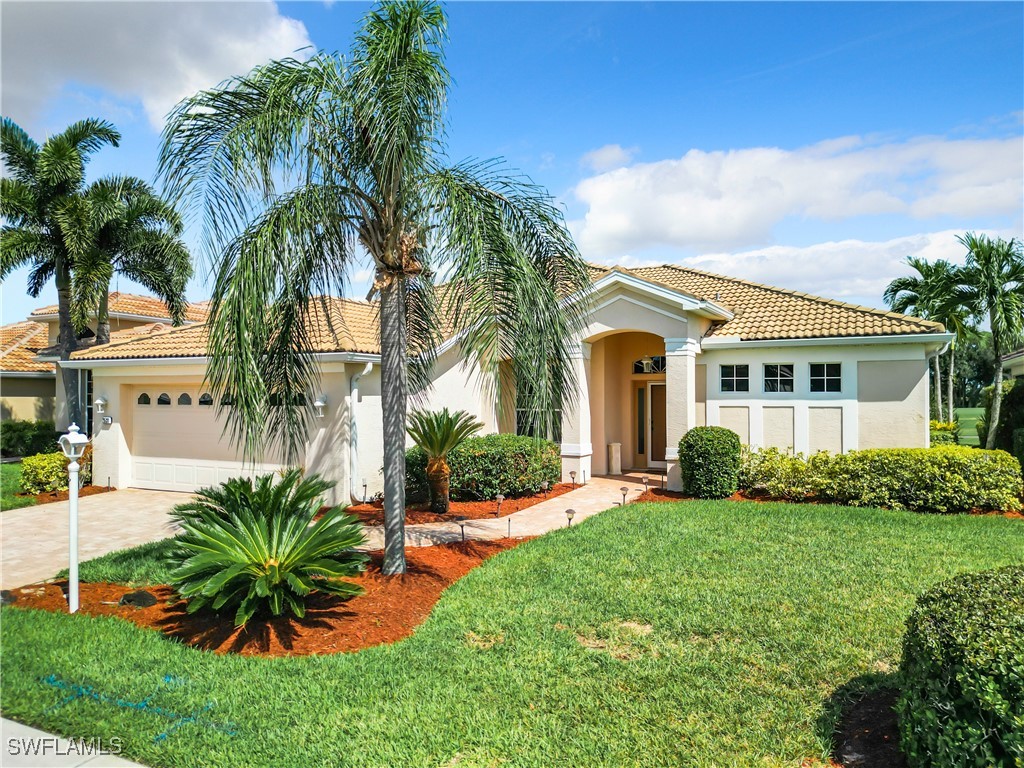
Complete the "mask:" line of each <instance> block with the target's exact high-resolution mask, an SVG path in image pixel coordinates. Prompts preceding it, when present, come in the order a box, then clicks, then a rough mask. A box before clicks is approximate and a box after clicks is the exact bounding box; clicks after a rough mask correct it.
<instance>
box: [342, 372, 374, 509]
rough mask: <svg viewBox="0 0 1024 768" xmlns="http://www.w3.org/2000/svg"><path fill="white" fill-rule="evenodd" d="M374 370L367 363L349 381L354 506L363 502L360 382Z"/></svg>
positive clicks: (350, 464)
mask: <svg viewBox="0 0 1024 768" xmlns="http://www.w3.org/2000/svg"><path fill="white" fill-rule="evenodd" d="M371 370H373V363H367V364H366V366H365V367H364V368H363V370H361V371H360V372H359V373H356V374H353V376H352V378H351V379H349V381H348V485H349V496H350V497H351V498H352V503H353V504H361V503H362V501H363V494H362V493H361V491H362V490H363V486H362V483H358V482H357V480H356V476H357V475H358V474H359V461H358V454H359V433H358V432H357V431H356V402H357V401H358V400H359V380H360V379H361V378H363V376H365V375H366V374H368V373H369V372H370V371H371Z"/></svg>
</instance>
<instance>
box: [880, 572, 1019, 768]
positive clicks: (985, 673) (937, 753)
mask: <svg viewBox="0 0 1024 768" xmlns="http://www.w3.org/2000/svg"><path fill="white" fill-rule="evenodd" d="M900 674H901V677H902V686H901V689H902V690H901V694H900V698H899V701H898V703H897V707H896V709H897V712H898V714H899V724H900V741H901V745H902V748H903V753H904V754H905V755H906V758H907V764H908V765H909V766H910V767H911V768H939V766H942V767H943V768H945V766H986V767H987V768H1011V766H1019V765H1024V566H1021V565H1013V566H1009V567H1006V568H1000V569H997V570H994V571H986V572H984V573H974V574H965V575H961V576H957V577H955V578H952V579H949V580H948V581H944V582H942V583H941V584H939V585H937V586H936V587H934V588H932V589H931V590H929V591H928V592H926V593H925V594H924V595H922V596H921V597H920V598H918V601H917V606H916V608H915V609H914V611H913V612H912V613H911V614H910V618H909V619H908V620H907V633H906V635H905V637H904V639H903V660H902V664H901V668H900Z"/></svg>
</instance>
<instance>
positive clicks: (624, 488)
mask: <svg viewBox="0 0 1024 768" xmlns="http://www.w3.org/2000/svg"><path fill="white" fill-rule="evenodd" d="M619 490H620V491H622V506H626V494H627V493H629V487H628V486H625V485H624V486H622V487H621V488H619Z"/></svg>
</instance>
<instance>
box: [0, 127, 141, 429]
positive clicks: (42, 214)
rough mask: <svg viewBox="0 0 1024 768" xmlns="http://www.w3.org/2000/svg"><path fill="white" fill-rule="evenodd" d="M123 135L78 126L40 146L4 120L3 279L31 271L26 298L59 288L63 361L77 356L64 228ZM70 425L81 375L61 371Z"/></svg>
mask: <svg viewBox="0 0 1024 768" xmlns="http://www.w3.org/2000/svg"><path fill="white" fill-rule="evenodd" d="M120 140H121V134H119V133H118V132H117V130H116V129H115V128H114V126H113V125H111V124H110V123H108V122H105V121H103V120H95V119H90V120H80V121H78V122H77V123H73V124H72V125H70V126H68V127H67V128H66V129H65V130H64V131H63V132H61V133H58V134H56V135H54V136H50V137H49V138H48V139H47V140H46V141H45V142H43V145H42V146H40V145H39V144H37V143H36V142H35V141H33V140H32V139H31V137H29V135H28V134H27V133H26V132H25V131H24V130H23V129H22V128H21V127H20V126H19V125H18V124H17V123H15V122H14V121H13V120H11V119H10V118H7V117H5V118H3V119H2V121H0V154H2V155H3V162H4V168H5V171H6V174H5V175H4V177H3V178H0V216H2V217H3V220H4V225H3V237H2V238H0V279H6V278H7V276H8V275H9V274H10V273H11V271H12V270H14V269H17V268H18V267H22V266H26V265H30V266H31V267H32V272H31V273H30V275H29V279H28V293H29V295H30V296H38V295H39V292H40V291H41V290H42V289H43V286H45V285H46V284H47V283H48V282H49V281H50V280H51V279H52V280H53V281H54V282H55V283H56V286H57V307H58V309H57V313H58V317H59V326H60V331H59V336H58V344H59V349H60V359H61V360H68V359H69V358H70V357H71V353H72V352H74V351H75V346H76V344H75V342H76V341H77V337H76V334H75V329H74V325H73V322H72V317H71V314H72V295H71V291H72V286H71V281H72V274H73V270H74V259H73V256H72V254H71V252H70V248H69V240H70V239H73V238H74V237H75V236H76V235H77V234H78V233H76V232H73V231H72V232H69V231H68V230H67V229H66V225H67V220H66V219H65V215H66V214H67V213H68V211H69V210H70V208H71V207H72V206H73V205H74V204H75V202H76V200H78V199H79V198H80V197H81V195H82V193H83V189H84V185H85V166H86V163H87V162H88V161H89V157H90V155H92V154H93V153H94V152H96V151H97V150H98V149H100V148H101V147H103V146H104V145H105V144H110V145H113V146H115V147H116V146H117V145H118V143H119V142H120ZM62 374H63V375H62V378H63V380H64V392H65V399H66V402H67V404H68V419H69V420H70V421H74V422H81V420H82V404H81V398H80V393H79V387H78V375H77V371H75V370H73V369H67V370H64V371H62Z"/></svg>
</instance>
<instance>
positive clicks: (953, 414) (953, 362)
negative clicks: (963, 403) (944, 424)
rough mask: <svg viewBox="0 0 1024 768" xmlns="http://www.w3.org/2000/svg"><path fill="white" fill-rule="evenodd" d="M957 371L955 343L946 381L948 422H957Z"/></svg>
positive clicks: (950, 348)
mask: <svg viewBox="0 0 1024 768" xmlns="http://www.w3.org/2000/svg"><path fill="white" fill-rule="evenodd" d="M955 371H956V348H955V347H954V346H953V343H952V342H950V345H949V376H948V378H947V379H946V408H947V409H948V412H949V418H948V419H947V421H949V422H950V423H952V422H954V421H956V409H955V408H954V407H953V376H954V373H955Z"/></svg>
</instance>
